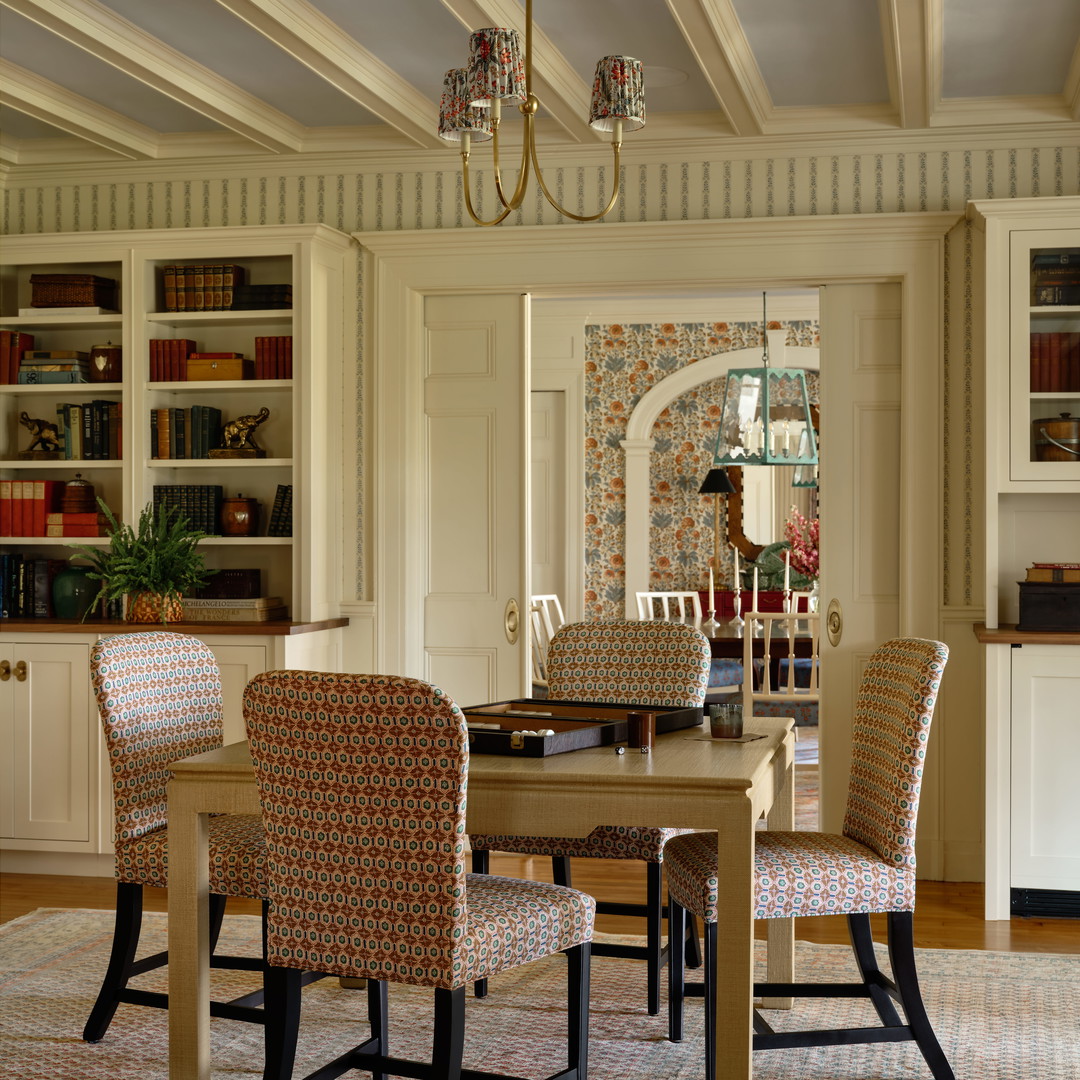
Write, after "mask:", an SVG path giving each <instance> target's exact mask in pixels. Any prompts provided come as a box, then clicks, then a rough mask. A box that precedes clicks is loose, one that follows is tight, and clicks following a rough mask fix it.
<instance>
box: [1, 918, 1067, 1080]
mask: <svg viewBox="0 0 1080 1080" xmlns="http://www.w3.org/2000/svg"><path fill="white" fill-rule="evenodd" d="M111 933H112V914H111V912H107V911H69V910H60V909H49V908H43V909H39V910H38V911H35V912H33V913H32V914H30V915H26V916H24V917H22V918H21V919H16V920H14V921H12V922H10V923H7V924H5V925H3V926H0V1076H3V1077H10V1078H12V1080H15V1078H18V1080H45V1078H48V1080H128V1078H131V1080H167V1075H168V1068H167V1058H168V1052H167V1024H166V1014H165V1013H164V1012H163V1011H161V1010H157V1009H146V1008H138V1007H135V1006H131V1005H121V1006H120V1008H119V1010H118V1012H117V1016H116V1019H115V1020H114V1021H113V1024H112V1027H111V1028H110V1029H109V1033H108V1035H107V1036H106V1037H105V1039H104V1040H103V1041H102V1042H100V1043H98V1044H97V1045H93V1046H92V1045H87V1044H85V1043H83V1042H82V1041H81V1040H80V1037H79V1035H80V1032H81V1031H82V1026H83V1024H84V1022H85V1020H86V1017H87V1015H88V1013H89V1011H90V1007H91V1005H92V1003H93V1000H94V996H95V994H96V992H97V989H98V985H99V983H100V979H101V975H102V973H103V971H104V969H105V962H106V958H107V956H108V948H109V941H110V937H111ZM165 934H166V916H165V915H160V914H148V915H147V916H146V917H145V928H144V935H143V936H144V942H143V944H144V946H145V948H146V949H147V950H156V949H159V948H163V947H164V945H165ZM258 936H259V923H258V919H257V918H255V917H254V916H243V915H241V916H228V917H227V918H226V927H225V931H224V934H223V940H224V941H227V943H228V945H229V946H230V948H231V949H233V950H235V951H238V952H241V951H242V952H246V953H249V954H252V955H255V953H256V951H257V943H258ZM918 960H919V971H920V975H921V977H922V983H923V991H924V995H925V998H926V1003H927V1008H928V1010H929V1013H930V1017H931V1020H932V1022H933V1023H934V1026H935V1028H936V1030H937V1032H938V1035H939V1038H940V1039H941V1043H942V1046H943V1047H944V1049H945V1052H946V1054H947V1055H948V1057H949V1059H950V1061H951V1062H952V1065H953V1068H954V1070H955V1072H956V1076H957V1078H958V1080H1076V1078H1077V1077H1078V1076H1080V1028H1078V1026H1077V991H1078V990H1080V957H1077V956H1055V955H1046V954H1017V953H1000V952H961V951H951V950H932V949H924V950H919V956H918ZM881 961H882V966H886V959H885V957H884V955H882V957H881ZM797 964H798V971H799V975H800V977H803V978H806V979H820V980H831V979H836V978H850V976H851V974H852V963H851V960H850V954H849V951H848V949H847V948H846V946H838V945H811V944H805V943H802V942H800V943H799V944H798V951H797ZM213 979H214V985H215V988H216V991H215V992H217V993H223V992H225V991H229V992H230V993H232V992H241V991H242V990H243V989H245V988H250V987H251V982H250V979H251V976H250V975H245V974H243V973H217V972H215V974H214V976H213ZM140 985H143V986H146V987H148V988H161V989H164V979H163V978H162V973H160V972H154V973H148V974H147V975H146V976H143V977H142V979H141V980H140ZM564 985H565V983H564V966H563V962H562V961H561V958H555V959H549V960H543V961H538V962H536V963H534V964H531V965H527V966H526V967H524V968H520V969H518V970H517V971H514V972H510V973H507V974H505V975H502V976H499V977H497V978H495V979H493V980H492V982H491V993H490V994H489V996H488V997H487V998H486V999H484V1000H481V1001H477V1000H475V999H472V998H471V997H470V999H469V1002H468V1008H467V1013H466V1017H467V1019H466V1024H467V1035H466V1048H465V1059H466V1065H467V1066H470V1067H472V1068H480V1069H485V1070H488V1071H491V1072H498V1073H509V1074H516V1075H519V1076H525V1077H530V1078H531V1077H537V1078H541V1077H545V1076H550V1075H551V1074H553V1073H555V1072H557V1071H558V1070H559V1068H560V1067H561V1066H562V1063H563V1062H564V1060H565V1059H564V1058H563V1053H564V1043H563V1039H564V1034H563V1032H564V1030H565V1028H564V1024H565V1013H564V1010H563V987H564ZM430 1001H431V998H430V993H428V992H424V991H420V990H413V989H410V988H404V987H391V989H390V1014H391V1039H392V1047H393V1052H394V1053H395V1054H398V1055H401V1056H421V1055H425V1054H427V1053H429V1052H430V1048H431V1047H430V1034H429V1032H430V1027H429V1018H430V1012H429V1009H430ZM365 1004H366V995H365V994H364V993H363V991H357V990H349V989H343V988H342V987H341V986H340V985H339V984H338V983H337V981H336V980H330V979H327V980H323V981H322V982H319V983H316V984H315V985H313V986H310V987H308V988H307V989H306V990H305V991H304V1004H303V1028H302V1034H301V1043H300V1053H299V1058H298V1061H297V1067H296V1070H295V1072H294V1075H295V1076H296V1077H302V1076H305V1075H306V1074H307V1073H308V1072H310V1071H312V1069H314V1068H315V1067H316V1066H317V1065H318V1064H321V1063H322V1062H324V1061H326V1060H328V1059H329V1058H330V1057H332V1056H333V1055H334V1054H336V1053H337V1052H339V1051H340V1050H342V1049H345V1048H347V1047H349V1046H352V1045H354V1044H355V1043H356V1042H359V1041H360V1040H361V1039H362V1038H363V1037H364V1036H365V1032H366V1024H365V1021H364V1020H363V1017H364V1009H365ZM701 1008H702V1003H701V1000H700V999H693V1000H691V1001H689V1002H688V1003H687V1016H686V1021H687V1024H686V1038H685V1040H684V1041H683V1042H682V1043H679V1044H673V1043H669V1042H668V1041H667V1039H666V1030H667V1016H666V1011H667V1010H666V1007H665V1008H664V1011H663V1012H662V1013H661V1015H660V1016H653V1017H650V1016H649V1015H648V1014H647V1012H646V1010H645V986H644V965H643V964H641V963H639V962H634V961H627V960H615V959H609V958H605V957H601V958H597V959H596V960H595V961H594V963H593V984H592V1012H591V1021H590V1036H591V1045H590V1055H589V1058H590V1060H589V1064H590V1068H589V1077H590V1080H690V1078H694V1080H698V1078H700V1077H701V1076H702V1075H703V1067H702V1061H703V1041H702V1024H701ZM769 1016H770V1019H771V1020H772V1021H773V1023H774V1026H776V1027H778V1028H779V1027H788V1026H800V1021H805V1018H806V1017H807V1016H813V1017H814V1019H815V1020H816V1021H817V1022H818V1023H819V1026H827V1027H832V1026H837V1025H839V1024H842V1023H845V1022H848V1021H849V1020H850V1018H852V1017H853V1016H858V1017H862V1018H864V1019H862V1020H860V1021H859V1022H867V1023H869V1022H872V1021H871V1016H870V1015H868V1010H867V1007H866V1005H865V1003H862V1002H838V1003H827V1002H823V1001H818V1002H814V1001H805V1002H803V1003H801V1004H799V1005H797V1007H796V1011H794V1012H792V1013H786V1014H780V1013H775V1012H774V1013H770V1014H769ZM211 1031H212V1035H211V1039H212V1043H211V1045H212V1054H213V1064H214V1072H213V1075H214V1077H215V1080H258V1078H259V1076H260V1073H261V1068H262V1031H261V1028H259V1027H257V1026H255V1025H251V1024H241V1023H236V1022H231V1021H227V1020H214V1021H213V1023H212V1025H211ZM355 1075H357V1076H362V1075H366V1074H355ZM754 1076H755V1078H756V1080H908V1078H920V1080H922V1078H926V1077H929V1071H928V1070H927V1068H926V1066H925V1063H924V1062H923V1060H922V1057H921V1055H920V1054H919V1051H918V1049H917V1048H916V1047H915V1045H914V1044H913V1043H897V1044H883V1045H879V1046H862V1047H833V1048H827V1049H821V1050H791V1051H786V1050H773V1051H763V1052H759V1053H758V1054H756V1055H755V1057H754Z"/></svg>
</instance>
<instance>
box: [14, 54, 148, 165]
mask: <svg viewBox="0 0 1080 1080" xmlns="http://www.w3.org/2000/svg"><path fill="white" fill-rule="evenodd" d="M0 104H4V105H8V106H10V107H11V108H13V109H16V110H18V111H19V112H21V113H25V114H26V115H27V116H32V117H34V118H35V119H36V120H41V121H43V122H44V123H46V124H51V125H52V126H53V127H55V128H58V129H59V130H61V131H66V132H67V133H68V134H69V135H75V136H76V137H78V138H80V139H85V140H86V141H87V142H89V143H93V144H94V145H96V146H101V147H104V148H105V149H106V150H110V151H112V152H113V153H115V154H120V155H121V156H122V157H125V158H132V159H148V158H154V157H157V151H158V141H157V133H156V132H154V131H152V130H151V129H150V128H148V127H146V126H145V125H143V124H139V123H136V122H135V121H134V120H131V119H129V118H128V117H126V116H121V115H120V114H119V113H117V112H113V111H112V110H111V109H106V108H103V107H102V106H101V105H98V104H96V103H95V102H92V101H87V99H86V98H84V97H80V96H79V95H78V94H73V93H72V92H71V91H70V90H66V89H64V87H62V86H57V85H56V83H54V82H50V81H49V80H48V79H43V78H42V77H41V76H40V75H35V74H34V72H32V71H27V70H26V69H25V68H22V67H19V65H18V64H12V63H11V62H10V61H7V60H3V59H0Z"/></svg>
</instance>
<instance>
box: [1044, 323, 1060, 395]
mask: <svg viewBox="0 0 1080 1080" xmlns="http://www.w3.org/2000/svg"><path fill="white" fill-rule="evenodd" d="M1046 336H1047V338H1049V341H1048V342H1047V349H1046V351H1047V356H1048V358H1049V363H1048V364H1047V368H1046V370H1047V385H1046V389H1047V390H1052V391H1057V390H1061V389H1063V388H1064V383H1063V382H1062V378H1061V334H1059V333H1057V332H1056V331H1055V332H1054V333H1051V334H1047V335H1046Z"/></svg>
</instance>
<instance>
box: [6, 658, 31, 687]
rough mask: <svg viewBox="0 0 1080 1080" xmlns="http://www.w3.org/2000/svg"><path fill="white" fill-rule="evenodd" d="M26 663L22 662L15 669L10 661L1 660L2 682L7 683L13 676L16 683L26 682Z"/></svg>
mask: <svg viewBox="0 0 1080 1080" xmlns="http://www.w3.org/2000/svg"><path fill="white" fill-rule="evenodd" d="M26 672H27V668H26V661H25V660H20V661H19V662H18V663H17V664H16V665H15V667H14V668H13V667H12V666H11V661H10V660H0V682H7V681H8V679H10V678H11V676H12V675H14V676H15V681H16V682H26Z"/></svg>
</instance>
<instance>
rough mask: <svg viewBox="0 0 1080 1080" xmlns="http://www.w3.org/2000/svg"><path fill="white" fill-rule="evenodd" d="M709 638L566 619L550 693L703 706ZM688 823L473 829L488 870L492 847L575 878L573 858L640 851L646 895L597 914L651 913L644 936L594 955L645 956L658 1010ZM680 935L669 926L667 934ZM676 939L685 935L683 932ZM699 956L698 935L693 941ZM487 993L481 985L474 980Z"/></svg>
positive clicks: (603, 905)
mask: <svg viewBox="0 0 1080 1080" xmlns="http://www.w3.org/2000/svg"><path fill="white" fill-rule="evenodd" d="M710 658H711V656H710V649H709V641H708V639H707V638H706V637H705V635H704V634H702V633H701V631H700V630H697V629H695V628H694V627H692V626H689V625H687V624H684V623H675V622H660V621H648V620H636V619H611V620H603V621H599V622H577V623H567V624H566V625H565V626H563V627H562V628H561V629H559V630H558V631H556V633H555V635H554V637H552V639H551V644H550V646H549V647H548V697H549V698H550V699H552V700H562V701H590V702H615V703H620V704H635V705H657V706H658V705H666V706H668V707H671V708H680V707H681V708H700V707H701V706H702V704H703V702H704V701H705V690H706V686H707V684H708V678H709V661H710ZM682 831H684V830H680V829H663V828H639V827H635V826H630V825H617V826H616V825H603V826H600V827H599V828H596V829H593V831H592V832H591V833H589V835H588V836H586V837H584V838H582V839H580V840H577V839H568V838H567V837H563V836H559V837H544V836H503V835H491V836H489V835H479V834H475V833H474V834H472V835H471V836H470V837H469V842H470V844H471V846H472V850H473V871H474V873H478V874H483V873H486V872H487V869H488V865H489V861H488V853H489V852H491V851H506V852H511V853H514V854H520V855H541V856H549V857H550V858H551V861H552V867H553V873H554V878H555V881H556V882H558V883H559V884H562V885H569V884H570V859H571V857H575V858H593V859H638V860H640V861H642V862H644V863H645V864H646V868H647V870H646V873H647V882H646V891H647V893H646V902H645V903H644V904H617V903H613V902H610V901H604V900H601V901H600V902H599V903H598V904H597V908H596V910H597V912H599V913H600V914H614V915H639V916H642V917H644V918H645V920H646V944H645V945H644V946H641V945H622V944H618V943H614V942H596V943H594V944H593V950H592V951H593V955H594V956H618V957H630V958H632V959H644V960H645V961H646V963H647V965H648V1008H649V1013H650V1015H654V1016H655V1015H656V1014H657V1013H659V1011H660V975H661V969H662V967H663V965H664V963H665V962H666V959H667V955H668V947H667V946H665V945H664V944H663V935H662V923H663V916H664V903H663V860H664V845H665V844H666V843H667V842H668V840H670V839H671V837H673V836H676V835H677V834H678V833H680V832H682ZM671 940H675V939H673V938H671V936H670V934H669V942H670V941H671ZM678 940H682V939H681V938H680V939H678ZM690 958H691V962H693V963H697V962H698V954H697V938H696V935H695V936H694V937H693V939H692V941H691V943H690ZM477 993H478V994H479V995H480V996H482V995H483V993H484V987H483V985H482V984H481V985H480V986H478V987H477Z"/></svg>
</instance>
